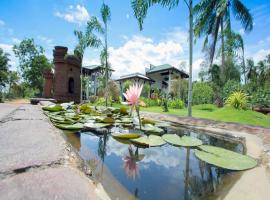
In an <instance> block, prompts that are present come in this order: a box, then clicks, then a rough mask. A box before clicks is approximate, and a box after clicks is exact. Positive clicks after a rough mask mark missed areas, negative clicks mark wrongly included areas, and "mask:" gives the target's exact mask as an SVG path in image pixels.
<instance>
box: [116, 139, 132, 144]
mask: <svg viewBox="0 0 270 200" xmlns="http://www.w3.org/2000/svg"><path fill="white" fill-rule="evenodd" d="M113 139H115V140H116V141H118V142H120V143H122V144H131V141H130V140H127V139H120V138H116V137H113Z"/></svg>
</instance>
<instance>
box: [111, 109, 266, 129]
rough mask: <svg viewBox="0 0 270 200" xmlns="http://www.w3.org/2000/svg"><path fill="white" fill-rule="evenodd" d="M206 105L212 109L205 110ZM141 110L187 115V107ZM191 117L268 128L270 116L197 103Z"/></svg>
mask: <svg viewBox="0 0 270 200" xmlns="http://www.w3.org/2000/svg"><path fill="white" fill-rule="evenodd" d="M115 106H116V107H120V105H115ZM208 107H210V108H212V110H211V109H210V110H206V109H207V108H208ZM141 111H148V112H154V113H162V114H173V115H178V116H187V109H186V108H185V109H169V112H167V113H165V112H163V111H162V108H161V107H158V106H155V107H148V108H144V107H142V108H141ZM192 113H193V114H192V115H193V117H195V118H196V117H197V118H204V119H211V120H217V121H223V122H236V123H240V124H249V125H255V126H264V127H269V128H270V116H267V115H264V114H261V113H258V112H255V111H252V110H236V109H234V108H231V107H224V108H216V107H214V106H213V105H206V106H205V107H204V105H197V106H193V109H192Z"/></svg>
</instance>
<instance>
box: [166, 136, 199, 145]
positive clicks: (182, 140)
mask: <svg viewBox="0 0 270 200" xmlns="http://www.w3.org/2000/svg"><path fill="white" fill-rule="evenodd" d="M162 138H163V139H164V140H165V141H166V142H168V143H169V144H172V145H175V146H183V147H196V146H200V145H202V141H201V140H199V139H197V138H194V137H190V136H186V135H185V136H182V137H180V136H178V135H176V134H164V135H162Z"/></svg>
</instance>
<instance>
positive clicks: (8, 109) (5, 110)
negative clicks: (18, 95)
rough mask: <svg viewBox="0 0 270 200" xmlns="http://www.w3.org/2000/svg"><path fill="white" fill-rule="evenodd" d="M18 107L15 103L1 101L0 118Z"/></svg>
mask: <svg viewBox="0 0 270 200" xmlns="http://www.w3.org/2000/svg"><path fill="white" fill-rule="evenodd" d="M18 107H19V105H15V104H6V103H0V120H1V119H2V118H3V117H5V116H6V115H8V114H9V113H11V112H12V111H14V110H15V109H16V108H18Z"/></svg>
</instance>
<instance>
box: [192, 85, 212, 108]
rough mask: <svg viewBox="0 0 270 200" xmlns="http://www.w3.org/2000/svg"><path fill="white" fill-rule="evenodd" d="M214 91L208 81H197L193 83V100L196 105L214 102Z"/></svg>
mask: <svg viewBox="0 0 270 200" xmlns="http://www.w3.org/2000/svg"><path fill="white" fill-rule="evenodd" d="M213 96H214V92H213V89H212V87H210V85H209V84H207V83H202V82H197V83H195V84H193V91H192V98H193V100H192V102H193V104H194V105H197V104H207V103H213Z"/></svg>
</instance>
